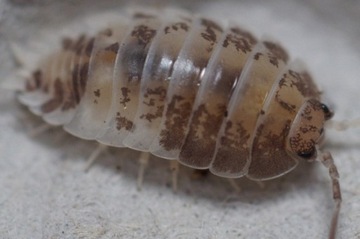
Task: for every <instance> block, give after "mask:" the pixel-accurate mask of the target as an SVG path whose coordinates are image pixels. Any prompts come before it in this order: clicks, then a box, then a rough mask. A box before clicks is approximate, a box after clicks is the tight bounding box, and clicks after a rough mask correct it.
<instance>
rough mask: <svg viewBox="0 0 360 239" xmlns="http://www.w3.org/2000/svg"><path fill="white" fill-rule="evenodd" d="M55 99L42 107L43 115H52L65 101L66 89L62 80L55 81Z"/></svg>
mask: <svg viewBox="0 0 360 239" xmlns="http://www.w3.org/2000/svg"><path fill="white" fill-rule="evenodd" d="M53 87H54V93H53V94H54V97H53V98H52V99H50V100H49V101H47V102H45V103H44V104H43V105H42V106H41V111H42V112H43V113H45V114H46V113H50V112H52V111H54V110H55V109H57V108H58V107H59V106H60V105H61V104H62V102H63V99H64V87H63V84H62V82H61V80H60V79H59V78H57V79H56V80H55V81H54V86H53Z"/></svg>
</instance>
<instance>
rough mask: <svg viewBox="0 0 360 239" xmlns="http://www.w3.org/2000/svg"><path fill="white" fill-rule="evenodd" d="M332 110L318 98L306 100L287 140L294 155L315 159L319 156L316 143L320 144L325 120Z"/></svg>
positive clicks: (308, 159) (330, 115)
mask: <svg viewBox="0 0 360 239" xmlns="http://www.w3.org/2000/svg"><path fill="white" fill-rule="evenodd" d="M332 115H333V114H332V112H331V111H330V110H329V108H328V107H327V106H326V105H325V104H322V103H320V102H319V101H318V100H315V99H312V100H308V101H305V102H304V104H303V105H302V106H301V108H300V110H299V111H298V113H297V115H296V117H295V119H294V121H293V123H292V125H291V128H290V132H289V135H288V140H287V148H288V150H289V151H290V153H291V155H292V156H293V157H296V158H298V159H305V160H307V161H313V160H315V159H316V158H317V150H316V145H318V144H320V143H321V141H322V139H323V137H322V135H323V132H324V124H325V121H326V120H328V119H330V118H331V117H332Z"/></svg>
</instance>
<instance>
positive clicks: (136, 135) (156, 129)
mask: <svg viewBox="0 0 360 239" xmlns="http://www.w3.org/2000/svg"><path fill="white" fill-rule="evenodd" d="M160 15H161V17H160ZM18 97H19V100H20V101H21V102H22V103H23V104H25V105H26V106H28V107H29V109H30V110H31V111H32V112H33V113H35V114H37V115H40V116H41V117H42V118H43V119H44V120H45V121H46V122H48V123H49V124H52V125H61V126H63V127H64V129H65V130H66V131H67V132H69V133H71V134H73V135H75V136H77V137H79V138H83V139H89V140H97V141H98V142H100V143H101V144H104V145H110V146H114V147H129V148H133V149H136V150H139V151H143V152H150V153H152V154H154V155H157V156H159V157H161V158H166V159H177V160H178V161H179V162H180V163H182V164H184V165H187V166H189V167H192V168H196V169H209V170H210V171H211V172H212V173H214V174H216V175H219V176H221V177H228V178H239V177H242V176H247V177H248V178H250V179H252V180H267V179H272V178H276V177H279V176H281V175H283V174H285V173H287V172H289V171H291V170H292V169H294V168H295V167H296V165H297V164H298V161H299V160H305V161H311V160H315V159H316V158H318V159H319V160H320V161H321V162H323V164H324V165H325V166H326V167H328V168H329V174H330V177H331V180H332V185H333V197H334V200H335V203H336V209H335V211H334V216H333V219H332V224H331V229H330V236H329V238H334V237H335V231H336V224H337V218H338V214H339V210H340V204H341V193H340V186H339V181H338V173H337V169H336V166H335V165H334V162H333V159H332V157H331V155H330V153H328V152H324V153H323V152H321V151H320V149H319V147H318V145H319V143H320V141H321V139H322V136H323V131H324V130H323V128H324V122H325V121H326V120H328V119H330V118H331V116H332V113H331V111H330V110H329V109H328V107H327V106H326V105H325V104H322V103H321V101H320V100H321V99H320V97H321V94H320V91H319V90H318V88H317V87H316V85H315V84H314V82H313V80H312V79H311V77H310V75H309V74H308V73H307V71H306V70H305V69H304V67H303V66H302V65H301V64H300V63H299V62H298V61H294V62H292V63H289V57H288V54H287V53H286V51H285V50H284V49H283V48H282V47H281V46H280V45H279V44H278V43H275V42H272V41H268V40H262V41H258V40H257V39H256V38H255V37H253V36H252V34H250V33H249V32H248V31H246V30H243V29H241V28H239V27H237V26H234V25H228V26H226V27H223V26H221V25H220V24H217V23H216V22H214V21H212V20H209V19H206V18H202V17H198V16H196V17H195V16H192V15H190V14H188V13H183V12H174V11H171V10H167V11H164V12H162V13H161V14H158V15H153V14H148V13H140V12H136V13H134V14H133V15H131V16H126V17H124V19H123V21H121V22H119V23H117V24H116V25H115V26H112V27H110V28H108V29H105V30H103V31H101V32H99V33H98V34H97V35H96V36H95V37H89V36H86V35H81V36H80V37H78V38H77V39H76V40H71V39H68V38H66V39H64V40H63V44H62V49H61V50H60V51H57V52H55V53H54V54H52V55H50V56H49V57H47V58H45V60H44V61H43V62H41V63H40V66H39V68H38V69H36V70H34V71H33V72H32V73H31V75H29V76H28V77H27V78H26V79H25V80H24V84H23V89H22V90H21V91H20V92H19V95H18ZM317 154H319V155H317Z"/></svg>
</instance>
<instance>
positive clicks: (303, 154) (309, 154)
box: [298, 148, 316, 160]
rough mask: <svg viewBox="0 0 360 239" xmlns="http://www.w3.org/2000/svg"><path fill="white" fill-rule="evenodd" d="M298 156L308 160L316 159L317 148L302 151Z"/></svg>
mask: <svg viewBox="0 0 360 239" xmlns="http://www.w3.org/2000/svg"><path fill="white" fill-rule="evenodd" d="M298 156H299V157H301V158H303V159H306V160H314V159H315V158H316V150H315V148H313V149H312V150H311V151H307V152H300V153H298Z"/></svg>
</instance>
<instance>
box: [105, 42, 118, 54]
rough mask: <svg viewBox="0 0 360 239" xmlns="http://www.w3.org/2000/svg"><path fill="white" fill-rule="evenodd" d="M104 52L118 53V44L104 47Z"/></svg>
mask: <svg viewBox="0 0 360 239" xmlns="http://www.w3.org/2000/svg"><path fill="white" fill-rule="evenodd" d="M105 50H106V51H111V52H114V53H116V54H117V53H118V50H119V43H118V42H116V43H114V44H111V45H110V46H108V47H106V48H105Z"/></svg>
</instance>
